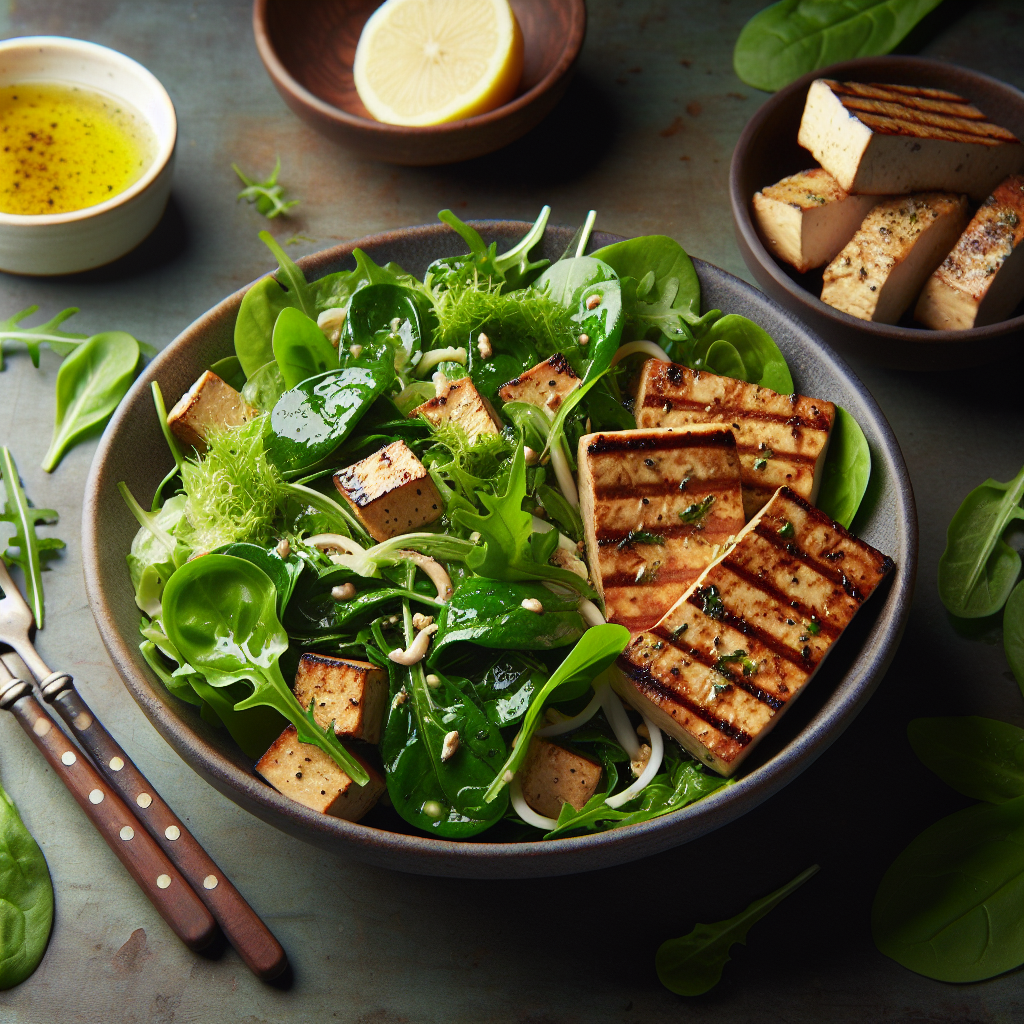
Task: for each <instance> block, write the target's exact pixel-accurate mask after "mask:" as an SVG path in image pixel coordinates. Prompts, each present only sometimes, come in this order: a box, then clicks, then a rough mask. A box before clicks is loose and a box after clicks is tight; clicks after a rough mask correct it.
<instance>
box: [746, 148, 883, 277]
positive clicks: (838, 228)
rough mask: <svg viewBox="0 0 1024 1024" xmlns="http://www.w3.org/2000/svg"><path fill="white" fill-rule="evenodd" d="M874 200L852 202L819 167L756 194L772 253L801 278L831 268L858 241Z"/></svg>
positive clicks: (763, 232) (763, 231) (759, 221)
mask: <svg viewBox="0 0 1024 1024" xmlns="http://www.w3.org/2000/svg"><path fill="white" fill-rule="evenodd" d="M876 202H878V200H877V199H876V198H875V197H874V196H851V195H850V194H849V193H848V192H845V191H844V190H843V189H842V188H840V186H839V183H838V182H837V181H836V179H835V178H833V177H832V175H831V174H829V173H828V171H826V170H823V169H822V168H821V167H813V168H811V170H809V171H801V172H800V173H799V174H791V175H790V176H789V177H788V178H783V179H782V181H780V182H778V183H777V184H775V185H769V186H768V187H767V188H764V189H762V190H761V191H760V192H757V193H755V194H754V200H753V207H754V221H755V222H756V224H757V227H758V230H759V231H760V233H761V237H762V238H763V239H764V240H765V244H766V245H767V247H768V251H769V252H770V253H771V254H772V255H773V256H777V257H778V258H779V259H780V260H785V261H786V263H790V264H792V265H793V266H794V267H796V269H797V270H799V271H800V273H801V274H803V273H805V272H806V271H808V270H810V269H811V268H812V267H821V266H824V264H826V263H828V262H829V260H831V259H832V258H833V257H834V256H835V255H836V253H838V252H839V250H840V249H842V247H843V246H844V245H846V243H847V242H848V241H849V240H850V239H851V238H852V237H853V233H854V232H855V231H856V230H857V228H858V227H859V226H860V222H861V221H862V220H863V219H864V217H865V216H866V215H867V212H868V210H870V209H871V207H872V206H874V205H875V203H876Z"/></svg>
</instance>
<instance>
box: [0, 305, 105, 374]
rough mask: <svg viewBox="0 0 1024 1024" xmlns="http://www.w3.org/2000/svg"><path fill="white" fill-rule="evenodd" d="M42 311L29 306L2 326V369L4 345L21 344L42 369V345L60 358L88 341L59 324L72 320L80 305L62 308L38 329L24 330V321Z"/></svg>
mask: <svg viewBox="0 0 1024 1024" xmlns="http://www.w3.org/2000/svg"><path fill="white" fill-rule="evenodd" d="M38 309H39V307H38V306H29V307H28V308H27V309H23V310H21V312H20V313H15V314H14V315H13V316H10V317H8V318H7V319H6V320H5V321H4V322H3V323H0V370H2V369H3V368H4V342H5V341H21V342H24V344H25V347H26V348H27V349H28V354H29V357H30V358H31V359H32V365H33V366H35V367H37V368H38V366H39V346H40V345H42V344H43V343H44V342H45V343H46V344H48V345H49V346H50V348H52V349H53V350H54V352H56V353H57V354H58V355H61V356H66V355H67V354H68V353H69V352H71V351H72V350H73V349H75V348H76V347H77V346H78V345H80V344H81V343H82V342H83V341H84V340H85V339H86V337H87V336H86V335H84V334H70V333H69V332H67V331H62V330H61V329H60V325H61V324H62V323H64V322H65V321H66V320H69V319H70V318H71V317H73V316H74V315H75V314H76V313H77V312H78V307H77V306H70V307H68V308H67V309H62V310H61V311H60V312H59V313H58V314H57V315H56V316H55V317H53V318H52V319H51V320H47V321H46V323H45V324H37V325H36V326H35V327H22V326H21V321H22V320H25V319H26V318H27V317H30V316H31V315H32V314H33V313H35V312H36V311H37V310H38Z"/></svg>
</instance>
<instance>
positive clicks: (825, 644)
mask: <svg viewBox="0 0 1024 1024" xmlns="http://www.w3.org/2000/svg"><path fill="white" fill-rule="evenodd" d="M892 569H893V562H892V559H890V558H888V557H886V556H885V555H883V554H881V553H880V552H878V551H876V550H875V549H874V548H873V547H871V546H870V545H868V544H865V543H864V542H863V541H860V540H857V539H856V538H855V537H852V536H850V534H849V533H847V532H846V530H844V529H843V528H842V527H841V526H839V525H838V524H837V523H833V522H832V520H830V519H829V518H828V517H827V516H826V515H825V514H824V513H823V512H820V511H818V509H816V508H814V507H813V506H812V505H809V504H808V503H807V502H806V501H804V500H803V499H802V498H800V497H798V496H797V495H796V494H794V493H793V492H792V491H791V490H789V489H788V488H786V487H782V488H780V489H779V491H778V493H777V494H776V495H775V496H774V497H773V498H772V500H771V501H770V502H769V503H768V505H766V506H765V508H764V509H763V510H762V511H761V512H760V513H759V514H758V515H757V516H756V517H755V518H754V519H753V520H751V521H750V522H749V523H748V524H747V525H746V527H744V529H743V532H742V534H741V535H740V536H739V538H738V539H737V541H736V544H735V545H734V546H733V547H732V548H730V550H729V551H728V552H727V553H726V554H725V555H724V556H723V557H721V558H720V559H718V560H717V561H716V562H714V563H713V564H712V565H711V566H709V568H708V569H706V570H705V571H704V573H703V574H702V575H701V577H700V579H699V580H698V581H697V582H696V583H695V584H694V585H693V586H692V587H691V588H690V590H689V591H687V593H686V594H685V595H684V596H683V597H682V598H681V599H680V600H679V602H678V603H677V604H676V605H675V606H674V607H673V608H671V609H670V610H669V612H668V613H667V614H666V615H665V617H664V618H663V619H662V620H661V621H660V622H659V623H658V624H657V625H656V626H655V627H654V628H653V629H651V630H649V631H647V632H644V633H641V634H639V635H638V636H635V637H633V639H632V640H631V641H630V643H629V645H628V646H627V647H626V649H625V651H623V653H622V655H621V656H620V657H619V659H618V662H617V667H618V669H619V670H620V671H618V672H613V673H611V676H612V679H613V685H614V686H615V689H616V691H617V692H618V693H619V695H620V696H622V697H623V698H624V699H626V700H628V701H629V702H630V703H631V704H632V705H633V706H634V707H635V708H636V709H637V710H638V711H640V712H641V713H642V714H644V715H646V716H647V717H648V718H650V719H651V720H652V721H653V722H655V723H656V724H657V725H658V726H659V727H660V728H662V729H664V730H665V731H666V732H668V733H669V735H671V736H674V737H675V738H676V739H677V740H678V741H679V742H680V743H681V744H682V746H683V747H684V748H685V749H686V750H688V751H689V752H690V753H691V754H693V756H694V757H697V758H699V759H700V760H701V761H703V762H704V763H705V764H708V765H710V766H711V767H712V768H714V769H715V771H717V772H719V773H720V774H722V775H732V774H733V773H734V772H735V771H736V769H737V768H739V766H740V765H741V764H742V763H743V761H744V760H745V759H746V758H747V757H748V756H749V755H750V752H751V751H752V750H753V749H754V748H755V747H756V746H757V744H758V743H759V742H760V741H761V740H762V739H763V738H764V737H765V736H766V735H767V734H768V733H769V732H770V731H771V729H772V728H773V727H774V726H775V725H776V724H777V723H778V721H779V719H780V718H781V717H782V714H783V712H784V711H785V710H786V708H788V707H789V706H790V704H792V702H793V701H794V700H795V699H796V697H797V696H798V695H799V694H800V693H801V692H802V691H803V689H804V687H805V686H806V685H807V683H808V681H809V680H810V679H811V677H812V676H813V675H814V673H815V672H816V671H817V670H818V668H819V667H820V666H821V663H822V662H823V661H824V660H825V657H826V655H827V654H828V653H829V651H830V650H831V649H832V646H833V644H834V643H835V642H836V640H838V639H839V636H840V635H841V634H842V632H843V630H844V629H845V628H846V627H847V626H848V625H849V624H850V621H851V620H852V619H853V617H854V615H855V614H856V613H857V611H858V610H859V608H860V607H861V605H862V604H863V603H864V602H865V601H866V600H867V599H868V598H869V597H870V596H871V593H872V591H874V590H875V588H876V587H877V586H878V584H879V583H880V582H881V581H882V580H883V579H884V577H885V576H886V575H887V574H888V573H889V572H890V571H891V570H892Z"/></svg>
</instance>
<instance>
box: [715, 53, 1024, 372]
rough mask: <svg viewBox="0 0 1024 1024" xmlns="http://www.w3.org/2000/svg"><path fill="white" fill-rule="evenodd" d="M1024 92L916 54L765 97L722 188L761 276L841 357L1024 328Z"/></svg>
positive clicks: (1008, 345)
mask: <svg viewBox="0 0 1024 1024" xmlns="http://www.w3.org/2000/svg"><path fill="white" fill-rule="evenodd" d="M1022 139H1024V94H1022V93H1021V92H1020V91H1019V90H1017V89H1015V88H1013V87H1012V86H1010V85H1007V84H1006V83H1004V82H999V81H996V80H995V79H993V78H989V77H988V76H987V75H983V74H981V73H979V72H977V71H971V70H968V69H966V68H960V67H956V66H955V65H951V64H945V63H943V62H941V61H934V60H928V59H925V58H920V57H894V56H889V57H865V58H860V59H858V60H852V61H846V62H844V63H842V64H836V65H833V66H831V67H827V68H824V69H822V70H820V71H816V72H814V73H812V74H809V75H805V76H804V77H803V78H801V79H799V80H798V81H796V82H793V83H792V84H791V85H789V86H787V87H786V88H785V89H782V90H781V91H779V92H778V93H776V94H775V95H774V96H772V97H771V98H770V99H769V100H768V101H767V102H766V103H765V104H764V106H762V107H761V109H760V110H759V111H758V112H757V113H756V114H755V115H754V117H753V118H752V119H751V120H750V122H749V123H748V124H747V126H746V128H745V129H744V131H743V134H742V135H741V136H740V139H739V142H738V143H737V144H736V148H735V150H734V152H733V158H732V167H731V170H730V184H729V187H730V198H731V202H732V210H733V218H734V221H735V226H736V236H737V240H738V242H739V246H740V250H741V252H742V254H743V258H744V261H745V262H746V264H747V266H748V267H749V268H750V270H751V272H752V273H753V274H754V276H755V278H756V279H757V281H758V283H759V284H760V285H761V287H762V288H764V290H765V291H766V292H767V293H768V294H769V295H770V296H772V298H774V299H775V300H776V301H777V302H779V303H780V304H781V305H783V306H785V307H786V308H787V309H788V310H790V311H791V312H793V313H794V314H795V315H796V316H798V317H799V318H800V319H801V320H802V321H803V322H804V323H806V324H808V326H810V327H811V328H812V329H813V330H814V331H816V332H817V333H819V334H820V335H821V336H822V337H824V338H826V339H827V340H828V342H829V344H830V345H832V346H834V347H835V348H837V349H839V350H840V351H841V352H844V353H845V354H848V355H849V356H850V357H852V358H854V359H858V358H864V359H868V360H870V361H872V362H875V363H879V364H881V365H884V366H890V367H894V368H899V369H910V370H942V369H949V368H953V367H961V366H973V365H978V364H981V363H985V362H989V361H992V360H995V359H998V358H1000V356H1002V355H1004V354H1006V353H1008V352H1010V351H1013V350H1016V349H1017V348H1018V347H1019V346H1020V345H1021V343H1022V342H1024V145H1022V143H1021V141H1020V140H1022Z"/></svg>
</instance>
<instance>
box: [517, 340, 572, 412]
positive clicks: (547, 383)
mask: <svg viewBox="0 0 1024 1024" xmlns="http://www.w3.org/2000/svg"><path fill="white" fill-rule="evenodd" d="M579 386H580V379H579V377H577V376H576V373H575V371H574V370H573V368H572V367H571V366H570V365H569V360H568V359H566V358H565V356H563V355H562V354H561V353H560V352H557V353H555V355H553V356H552V357H551V358H550V359H545V360H544V362H543V363H538V364H537V365H536V366H534V367H532V368H531V369H529V370H527V371H526V373H524V374H523V375H522V376H520V377H516V379H515V380H510V381H509V382H508V383H507V384H502V386H501V387H500V388H498V397H499V398H500V399H501V400H502V401H503V402H527V403H529V404H530V405H536V406H539V407H540V408H542V409H547V410H548V412H551V413H555V412H558V407H559V406H560V405H561V404H562V402H563V401H564V400H565V396H566V395H568V394H569V392H570V391H573V390H575V389H576V388H578V387H579Z"/></svg>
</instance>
